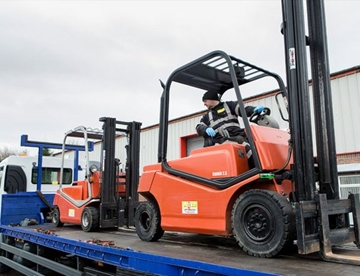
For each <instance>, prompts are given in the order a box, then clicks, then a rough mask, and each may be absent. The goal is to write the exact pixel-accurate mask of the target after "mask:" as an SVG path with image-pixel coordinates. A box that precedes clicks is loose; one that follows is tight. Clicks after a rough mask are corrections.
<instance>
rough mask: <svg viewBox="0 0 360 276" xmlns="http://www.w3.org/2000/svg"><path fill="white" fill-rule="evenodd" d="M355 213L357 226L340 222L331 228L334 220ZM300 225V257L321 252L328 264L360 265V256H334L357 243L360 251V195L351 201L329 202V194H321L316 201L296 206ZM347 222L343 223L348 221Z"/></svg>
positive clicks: (298, 232)
mask: <svg viewBox="0 0 360 276" xmlns="http://www.w3.org/2000/svg"><path fill="white" fill-rule="evenodd" d="M349 213H352V216H353V221H354V225H353V226H352V227H351V226H350V225H349V222H348V219H345V220H344V221H345V225H343V223H341V222H338V225H337V227H330V224H331V220H330V219H329V218H330V217H334V216H335V217H336V216H338V217H341V216H346V217H347V216H348V215H349ZM295 214H296V223H297V226H298V227H297V246H298V252H299V254H309V253H313V252H318V251H319V252H320V255H321V256H322V258H323V259H324V260H325V261H331V262H337V263H343V264H353V265H360V255H354V254H353V253H354V252H351V253H352V254H351V255H348V254H343V253H334V252H333V249H334V247H336V246H341V245H345V244H348V243H352V242H353V243H355V245H356V246H357V247H358V248H360V242H359V237H360V228H359V226H360V195H359V194H350V195H349V198H348V199H332V200H328V199H327V198H326V194H319V195H317V196H316V197H315V199H314V200H313V201H301V202H299V203H296V204H295ZM344 221H343V222H344Z"/></svg>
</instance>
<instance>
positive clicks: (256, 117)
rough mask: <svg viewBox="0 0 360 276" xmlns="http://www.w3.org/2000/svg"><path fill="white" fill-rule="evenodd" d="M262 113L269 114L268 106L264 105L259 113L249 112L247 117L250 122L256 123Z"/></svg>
mask: <svg viewBox="0 0 360 276" xmlns="http://www.w3.org/2000/svg"><path fill="white" fill-rule="evenodd" d="M264 115H270V108H268V107H265V108H264V109H263V111H261V112H260V113H257V112H253V114H251V116H250V118H249V121H250V122H252V123H255V124H257V122H258V121H259V119H260V118H261V116H264Z"/></svg>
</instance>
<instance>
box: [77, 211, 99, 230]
mask: <svg viewBox="0 0 360 276" xmlns="http://www.w3.org/2000/svg"><path fill="white" fill-rule="evenodd" d="M81 228H82V230H83V231H85V232H94V231H98V230H99V210H98V209H97V208H95V207H91V206H90V207H85V208H84V210H83V212H82V214H81Z"/></svg>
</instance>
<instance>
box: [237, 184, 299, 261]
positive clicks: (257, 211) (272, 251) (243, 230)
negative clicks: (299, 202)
mask: <svg viewBox="0 0 360 276" xmlns="http://www.w3.org/2000/svg"><path fill="white" fill-rule="evenodd" d="M231 221H232V229H233V234H234V236H235V238H236V240H237V242H238V244H239V245H240V247H241V248H242V249H243V250H244V251H245V252H247V253H248V254H249V255H252V256H256V257H273V256H276V255H277V254H279V253H280V251H281V250H282V249H283V248H284V247H286V246H287V245H288V244H289V243H290V242H292V239H293V235H294V233H295V215H294V213H293V210H292V206H291V203H289V202H287V201H286V199H285V198H284V197H283V196H281V195H280V194H278V193H276V192H273V191H268V190H250V191H247V192H245V193H244V194H242V195H241V196H240V197H239V198H238V199H237V200H236V202H235V204H234V207H233V210H232V217H231Z"/></svg>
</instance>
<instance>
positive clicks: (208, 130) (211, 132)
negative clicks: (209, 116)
mask: <svg viewBox="0 0 360 276" xmlns="http://www.w3.org/2000/svg"><path fill="white" fill-rule="evenodd" d="M205 131H206V134H207V135H209V136H210V137H214V136H215V135H216V132H215V130H214V129H213V128H212V127H208V128H207V129H206V130H205Z"/></svg>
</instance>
